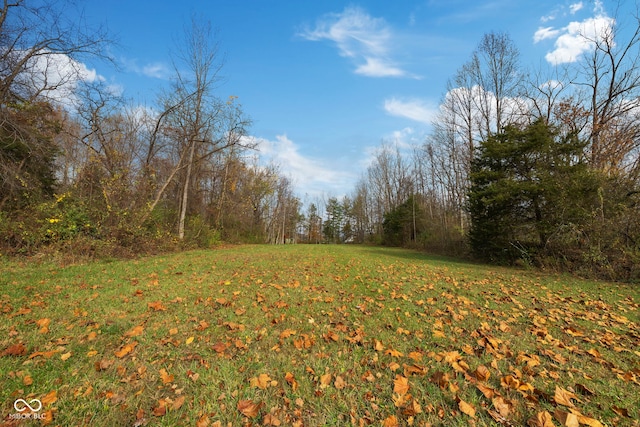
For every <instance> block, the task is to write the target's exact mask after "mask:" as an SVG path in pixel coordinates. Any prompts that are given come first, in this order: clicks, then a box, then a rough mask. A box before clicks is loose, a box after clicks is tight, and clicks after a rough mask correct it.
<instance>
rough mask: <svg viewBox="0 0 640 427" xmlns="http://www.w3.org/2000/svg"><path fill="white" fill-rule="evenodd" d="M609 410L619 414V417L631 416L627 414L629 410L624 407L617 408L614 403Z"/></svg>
mask: <svg viewBox="0 0 640 427" xmlns="http://www.w3.org/2000/svg"><path fill="white" fill-rule="evenodd" d="M611 410H612V411H613V412H615V413H616V414H618V415H620V416H621V417H627V418H631V415H629V410H628V409H626V408H619V407H617V406H615V405H613V406H611Z"/></svg>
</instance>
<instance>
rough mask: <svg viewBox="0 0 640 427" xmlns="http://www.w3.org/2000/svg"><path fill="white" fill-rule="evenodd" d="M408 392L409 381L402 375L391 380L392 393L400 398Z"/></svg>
mask: <svg viewBox="0 0 640 427" xmlns="http://www.w3.org/2000/svg"><path fill="white" fill-rule="evenodd" d="M408 391H409V379H408V378H406V377H403V376H402V375H396V379H395V380H393V392H394V393H398V394H399V395H400V396H404V395H405V394H407V392H408Z"/></svg>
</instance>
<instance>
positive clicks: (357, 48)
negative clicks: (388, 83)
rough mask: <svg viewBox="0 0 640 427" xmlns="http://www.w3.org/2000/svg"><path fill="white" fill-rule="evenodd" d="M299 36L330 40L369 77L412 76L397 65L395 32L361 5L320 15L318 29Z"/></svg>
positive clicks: (357, 70)
mask: <svg viewBox="0 0 640 427" xmlns="http://www.w3.org/2000/svg"><path fill="white" fill-rule="evenodd" d="M299 35H300V36H301V37H303V38H305V39H307V40H311V41H321V40H329V41H332V42H334V43H335V44H336V46H337V47H338V51H339V53H340V55H341V56H344V57H346V58H351V59H352V60H353V61H354V62H355V63H356V69H355V72H356V73H357V74H361V75H365V76H368V77H407V76H409V77H411V76H410V75H409V73H407V72H406V71H405V70H403V69H401V68H400V67H398V66H397V64H395V62H394V61H393V60H392V59H391V58H390V55H389V52H390V51H391V49H390V48H391V46H392V42H393V33H392V31H391V28H390V27H389V25H388V24H387V22H386V21H385V20H384V19H383V18H374V17H372V16H371V15H369V14H368V13H367V12H365V11H364V10H363V9H361V8H359V7H347V8H346V9H345V10H344V11H342V12H341V13H329V14H326V15H324V16H323V17H322V18H320V19H319V20H318V21H317V23H316V26H315V28H313V29H310V28H306V29H304V30H303V31H301V32H299Z"/></svg>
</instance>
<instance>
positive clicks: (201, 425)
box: [196, 414, 211, 427]
mask: <svg viewBox="0 0 640 427" xmlns="http://www.w3.org/2000/svg"><path fill="white" fill-rule="evenodd" d="M210 424H211V420H209V416H208V415H207V414H204V415H203V416H201V417H200V418H198V421H196V427H209V425H210Z"/></svg>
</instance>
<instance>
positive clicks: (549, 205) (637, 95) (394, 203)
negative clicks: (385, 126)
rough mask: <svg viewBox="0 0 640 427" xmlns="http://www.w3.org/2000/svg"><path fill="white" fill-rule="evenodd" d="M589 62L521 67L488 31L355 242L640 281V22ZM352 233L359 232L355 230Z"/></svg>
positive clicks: (600, 45) (399, 161) (360, 192)
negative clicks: (407, 247)
mask: <svg viewBox="0 0 640 427" xmlns="http://www.w3.org/2000/svg"><path fill="white" fill-rule="evenodd" d="M612 22H617V21H612ZM631 24H632V25H631V28H632V29H634V30H633V31H631V32H630V33H627V34H629V35H628V36H627V37H626V38H624V37H623V35H622V33H620V32H619V30H618V29H619V28H620V27H619V26H614V25H612V26H610V27H607V28H605V29H603V30H602V32H600V33H599V34H596V35H595V36H594V37H592V38H590V39H589V40H586V42H587V43H589V44H590V46H591V50H590V51H589V52H588V53H587V54H585V55H584V57H582V58H581V59H580V60H579V61H578V62H575V63H570V64H566V65H564V66H555V67H548V68H544V67H541V68H540V69H539V70H530V69H526V68H525V67H523V66H522V65H521V61H520V54H519V50H518V48H517V46H516V45H515V44H514V42H513V41H512V40H511V38H510V37H509V35H508V34H506V33H503V32H490V33H487V34H485V35H484V36H483V37H482V39H481V41H480V43H479V44H478V45H477V48H476V49H475V51H474V52H473V54H472V55H471V57H470V58H469V60H468V61H467V62H466V63H464V64H462V66H461V67H460V68H459V69H458V70H457V72H456V73H455V75H454V76H453V77H452V78H451V79H450V81H449V83H448V85H447V87H446V95H445V96H444V97H443V99H442V102H441V104H440V108H439V112H438V115H437V117H436V118H435V119H434V120H433V123H432V125H433V126H432V129H433V130H432V131H431V133H430V134H429V136H428V137H427V139H426V141H425V142H424V143H421V144H418V145H415V146H411V147H405V146H402V145H401V144H397V143H396V144H394V143H393V142H392V143H389V142H386V143H384V144H383V145H382V146H380V147H379V149H378V151H377V153H376V156H375V158H374V161H373V162H372V163H371V165H370V166H369V168H368V170H367V171H366V173H365V174H363V176H362V177H361V179H360V181H359V183H358V184H357V186H356V188H355V189H354V190H353V192H352V194H351V195H350V196H349V197H348V198H346V202H347V203H345V205H344V210H345V211H347V210H348V209H347V207H348V206H350V207H351V210H350V211H349V212H350V213H351V215H352V219H351V220H350V221H349V222H348V224H357V227H355V229H357V230H358V232H357V233H355V235H354V236H355V239H356V241H363V242H364V241H371V242H375V243H382V244H389V245H403V246H413V247H419V248H424V249H428V250H431V251H436V252H440V253H447V254H453V255H470V256H473V257H475V258H477V259H480V260H484V261H489V262H496V263H504V264H514V263H515V264H526V265H536V266H541V267H549V268H554V269H562V270H567V269H568V270H571V271H575V272H579V273H582V274H588V275H597V276H600V277H606V278H609V279H620V280H638V279H639V278H640V138H639V137H640V21H639V20H638V17H633V19H632V23H631ZM344 235H347V233H346V232H345V233H344Z"/></svg>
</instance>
